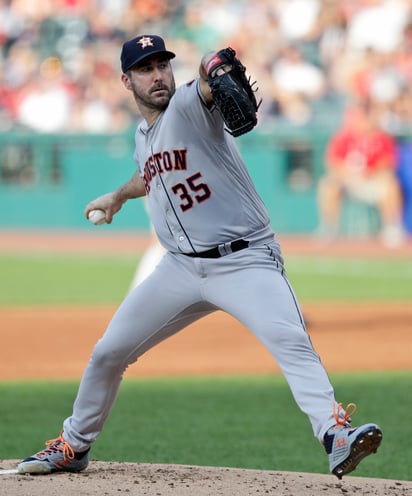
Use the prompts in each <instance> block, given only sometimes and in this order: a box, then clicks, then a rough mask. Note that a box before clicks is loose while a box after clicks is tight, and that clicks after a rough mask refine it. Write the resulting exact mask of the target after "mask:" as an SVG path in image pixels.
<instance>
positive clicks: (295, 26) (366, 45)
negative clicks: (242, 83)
mask: <svg viewBox="0 0 412 496" xmlns="http://www.w3.org/2000/svg"><path fill="white" fill-rule="evenodd" d="M151 33H155V34H160V35H161V36H163V37H164V38H165V39H166V41H167V45H168V48H169V49H170V50H173V51H175V52H176V53H177V57H176V59H175V60H174V61H173V62H172V63H173V67H174V71H175V75H176V80H177V83H178V84H180V83H183V82H185V81H187V80H190V79H193V78H194V77H196V75H197V71H198V65H199V61H200V59H201V57H202V55H203V54H204V53H205V52H207V51H209V50H214V49H219V48H223V47H225V46H232V47H233V48H234V49H235V50H236V51H237V54H238V56H239V58H240V59H241V60H242V61H243V63H244V64H245V66H246V67H247V72H248V74H250V75H251V76H252V79H253V80H255V79H256V80H257V81H258V86H259V96H261V97H263V104H262V107H261V111H260V124H259V125H260V126H263V125H267V124H270V125H271V124H278V125H286V126H299V127H303V126H313V125H314V124H317V125H319V126H332V127H337V125H338V123H339V122H340V120H341V117H342V115H343V113H344V112H345V108H346V106H347V105H348V102H353V101H362V102H367V103H368V106H369V108H372V107H373V109H374V112H378V114H379V121H380V125H381V126H382V128H383V129H385V130H386V131H387V132H389V133H391V134H407V133H409V131H410V129H411V128H412V84H411V82H412V1H411V0H254V1H253V2H252V1H250V0H249V1H246V0H0V131H1V132H5V131H9V130H13V129H30V130H35V131H37V132H46V133H54V132H73V133H118V132H123V131H125V130H127V129H129V128H131V127H134V125H135V123H136V118H137V117H138V116H136V113H135V112H136V110H135V105H134V104H133V102H132V101H131V100H130V98H131V96H130V94H129V92H126V91H124V89H123V87H122V85H121V83H120V64H119V54H120V49H121V45H122V43H123V42H124V41H126V40H127V39H129V38H132V37H134V36H136V35H138V34H151Z"/></svg>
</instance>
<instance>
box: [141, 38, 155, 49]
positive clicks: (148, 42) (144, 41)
mask: <svg viewBox="0 0 412 496" xmlns="http://www.w3.org/2000/svg"><path fill="white" fill-rule="evenodd" d="M152 42H153V38H149V36H142V37H141V38H140V40H139V41H138V42H137V44H138V45H141V46H142V48H146V47H149V46H154V45H153V43H152Z"/></svg>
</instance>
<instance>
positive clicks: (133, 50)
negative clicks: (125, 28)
mask: <svg viewBox="0 0 412 496" xmlns="http://www.w3.org/2000/svg"><path fill="white" fill-rule="evenodd" d="M155 53H164V54H165V55H166V56H167V58H169V59H173V58H175V57H176V55H175V54H174V53H173V52H169V51H168V50H166V47H165V42H164V40H163V38H161V37H160V36H156V35H154V34H145V35H141V36H137V37H136V38H133V39H132V40H129V41H126V43H124V45H123V48H122V53H121V55H120V60H121V63H122V71H123V72H127V71H128V70H129V69H131V68H132V67H133V66H134V65H136V64H138V63H139V62H141V61H142V60H143V59H145V58H146V57H149V56H150V55H154V54H155Z"/></svg>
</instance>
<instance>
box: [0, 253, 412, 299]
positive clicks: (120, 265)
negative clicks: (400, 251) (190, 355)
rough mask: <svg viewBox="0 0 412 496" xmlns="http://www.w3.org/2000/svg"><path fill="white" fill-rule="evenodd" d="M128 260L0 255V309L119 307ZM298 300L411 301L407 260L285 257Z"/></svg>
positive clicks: (411, 268)
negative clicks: (93, 305)
mask: <svg viewBox="0 0 412 496" xmlns="http://www.w3.org/2000/svg"><path fill="white" fill-rule="evenodd" d="M136 264H137V259H136V258H133V257H130V256H128V257H125V256H119V257H91V256H80V255H75V256H71V257H68V256H65V257H59V256H44V255H32V256H29V255H27V256H18V255H0V274H1V278H0V306H4V305H38V304H47V305H50V304H84V305H88V304H93V303H119V302H120V301H121V300H122V298H123V297H124V295H125V292H126V290H127V288H128V285H129V284H130V282H131V279H132V276H133V273H134V270H135V268H136ZM286 269H287V273H288V277H289V279H290V280H291V282H292V284H293V286H294V289H295V291H296V293H297V295H298V298H299V299H300V300H301V301H305V300H310V301H324V300H328V301H333V300H335V301H338V300H345V301H355V300H356V301H385V300H388V301H389V300H392V301H395V300H412V263H411V261H410V260H390V261H388V260H387V259H370V260H368V259H354V260H353V259H352V260H345V259H338V258H317V257H296V256H294V257H288V259H287V264H286Z"/></svg>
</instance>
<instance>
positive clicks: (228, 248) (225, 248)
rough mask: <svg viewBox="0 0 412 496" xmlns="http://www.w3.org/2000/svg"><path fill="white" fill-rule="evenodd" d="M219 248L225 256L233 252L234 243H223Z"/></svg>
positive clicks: (222, 255) (221, 254)
mask: <svg viewBox="0 0 412 496" xmlns="http://www.w3.org/2000/svg"><path fill="white" fill-rule="evenodd" d="M217 249H218V250H219V253H220V256H221V257H224V256H225V255H229V254H230V253H232V243H231V242H229V243H222V244H221V245H218V247H217Z"/></svg>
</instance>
